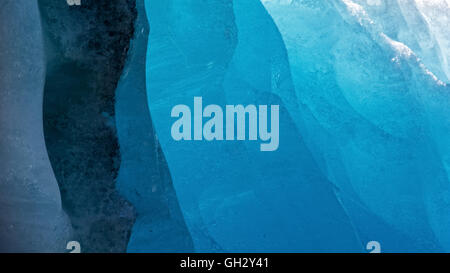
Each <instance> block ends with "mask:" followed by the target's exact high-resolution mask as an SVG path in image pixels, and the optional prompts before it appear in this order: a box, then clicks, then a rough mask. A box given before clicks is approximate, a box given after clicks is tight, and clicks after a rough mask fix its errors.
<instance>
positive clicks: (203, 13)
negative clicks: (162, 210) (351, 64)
mask: <svg viewBox="0 0 450 273" xmlns="http://www.w3.org/2000/svg"><path fill="white" fill-rule="evenodd" d="M146 7H147V14H148V18H149V22H150V36H149V42H148V53H147V54H148V55H147V93H148V103H149V109H150V112H151V116H152V120H153V124H154V126H155V130H156V133H157V135H158V139H159V141H160V143H161V147H162V150H163V152H164V154H165V156H166V159H167V163H168V166H169V169H170V173H171V176H172V179H173V185H174V188H175V191H176V194H177V197H178V200H179V202H180V208H181V210H182V212H183V216H184V219H185V221H186V225H187V227H188V229H189V232H190V234H191V236H192V240H193V243H194V247H195V250H196V251H200V252H203V251H225V252H227V251H241V252H242V251H244V252H247V251H262V252H266V251H288V252H293V251H331V252H335V251H337V252H339V251H362V250H363V245H362V243H361V242H360V240H359V239H358V236H357V233H356V232H355V228H354V226H353V224H352V223H351V221H350V220H349V218H348V215H347V214H346V212H345V209H344V208H343V207H342V205H341V203H340V201H339V199H338V198H337V197H336V195H335V192H334V191H335V187H334V186H333V185H332V183H330V182H329V181H328V180H327V179H326V178H325V177H324V176H323V174H322V173H321V171H320V170H319V168H318V166H317V165H316V164H315V162H314V160H313V157H312V155H311V154H310V152H309V151H308V149H307V147H306V146H305V145H304V143H303V141H302V139H301V135H300V133H299V132H298V130H297V129H296V127H295V124H294V122H293V120H292V115H290V114H289V112H288V107H289V108H291V109H295V107H296V105H297V101H296V100H295V99H294V98H295V93H294V89H293V84H292V81H291V77H290V70H289V65H288V62H287V55H286V51H285V48H284V45H283V42H282V40H281V36H280V35H279V33H278V31H277V29H276V27H275V25H274V24H273V22H272V20H271V19H270V17H269V16H268V14H267V12H266V11H265V10H264V8H263V6H262V5H261V4H260V3H259V2H258V1H209V2H202V3H198V1H179V0H173V1H146ZM194 96H202V97H203V101H204V104H205V105H207V104H219V105H226V104H243V105H247V104H264V105H265V104H280V132H283V134H282V135H280V147H279V149H278V150H277V151H276V152H273V153H271V154H270V155H267V154H265V153H261V152H260V151H259V147H258V144H257V143H252V142H248V141H243V142H215V143H210V142H201V141H197V142H183V143H180V142H176V141H174V140H173V139H172V138H171V136H170V124H171V123H172V120H171V118H170V111H171V108H172V107H173V106H174V105H177V104H186V103H189V102H192V100H193V97H194ZM193 151H195V152H193ZM317 200H321V201H320V203H321V204H320V205H318V204H317V203H316V202H317Z"/></svg>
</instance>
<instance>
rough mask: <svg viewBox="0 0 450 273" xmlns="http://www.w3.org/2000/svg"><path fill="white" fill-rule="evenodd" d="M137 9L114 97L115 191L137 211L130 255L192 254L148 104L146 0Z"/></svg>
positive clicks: (191, 247) (130, 244)
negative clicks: (117, 158)
mask: <svg viewBox="0 0 450 273" xmlns="http://www.w3.org/2000/svg"><path fill="white" fill-rule="evenodd" d="M136 8H137V10H138V18H137V19H136V22H135V35H134V37H133V41H132V45H131V48H130V51H129V54H128V55H129V56H128V61H127V65H126V66H125V68H124V71H123V74H122V78H121V80H120V82H119V85H118V86H117V90H116V99H115V101H116V103H115V114H116V116H115V122H116V127H117V136H118V139H119V145H120V155H121V165H120V170H119V175H118V178H117V186H116V187H117V189H118V190H119V192H120V193H121V194H122V195H123V196H124V197H126V198H127V200H129V201H130V202H131V203H132V204H133V206H134V207H135V209H136V211H137V219H136V222H135V223H134V226H133V230H132V232H131V237H130V240H129V243H128V247H127V251H128V252H147V253H148V252H192V251H193V245H192V240H191V237H190V235H189V232H188V230H187V228H186V224H185V222H184V219H183V217H182V215H181V211H180V208H179V205H178V202H177V198H176V195H175V191H174V189H173V186H172V180H171V176H170V173H169V169H168V167H167V163H166V161H165V159H164V154H163V152H162V151H161V147H160V146H159V142H158V139H157V137H156V134H155V130H154V129H153V124H152V120H151V117H150V115H149V110H148V105H147V93H146V75H145V66H146V52H147V41H148V31H149V29H148V22H147V17H146V14H145V7H144V0H137V1H136Z"/></svg>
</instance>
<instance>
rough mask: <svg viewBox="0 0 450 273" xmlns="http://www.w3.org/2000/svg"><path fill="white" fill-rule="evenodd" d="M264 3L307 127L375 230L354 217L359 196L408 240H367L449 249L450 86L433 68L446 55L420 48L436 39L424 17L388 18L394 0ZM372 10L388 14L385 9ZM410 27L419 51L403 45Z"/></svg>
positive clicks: (325, 164) (320, 158)
mask: <svg viewBox="0 0 450 273" xmlns="http://www.w3.org/2000/svg"><path fill="white" fill-rule="evenodd" d="M262 2H263V3H264V5H265V7H266V8H267V10H268V12H269V13H270V15H271V16H272V18H273V19H274V21H275V23H276V24H277V27H278V29H279V30H280V32H281V35H282V36H283V40H284V42H285V44H286V48H287V51H288V55H289V61H290V65H291V71H292V75H293V79H294V84H295V91H296V94H297V96H298V98H299V103H302V104H303V105H304V109H303V110H302V116H303V120H302V121H301V122H298V124H299V128H300V129H299V130H300V132H302V133H304V136H305V137H306V142H307V143H308V146H309V147H310V149H311V150H312V151H313V154H314V155H315V156H316V158H317V162H319V164H320V165H321V169H322V170H324V172H326V174H327V177H328V178H329V179H330V180H331V181H333V183H334V184H335V185H336V186H337V187H339V189H340V190H341V192H342V193H344V194H345V195H344V196H343V198H344V202H345V203H347V204H348V205H347V206H346V208H347V210H348V211H349V214H350V215H351V217H352V221H353V222H354V223H355V225H356V226H359V227H364V225H367V224H368V222H367V220H361V219H358V214H356V213H354V212H353V210H354V209H356V207H355V205H354V204H353V205H352V204H351V202H354V200H357V204H358V206H362V208H364V210H365V211H370V212H373V213H374V214H375V216H376V217H379V218H380V219H381V220H382V221H383V222H384V223H386V224H387V225H389V226H390V227H391V228H392V230H394V231H397V232H400V233H401V234H404V235H405V236H407V237H406V238H405V240H403V241H398V240H397V242H396V243H395V244H394V245H390V243H392V242H394V240H396V239H398V236H389V233H388V232H380V231H379V230H375V229H370V228H368V227H364V229H366V231H361V232H362V235H361V236H364V237H367V236H371V237H372V238H373V237H378V238H382V239H379V240H380V241H383V242H384V243H385V247H384V249H385V250H387V251H439V250H442V249H444V250H448V248H449V247H450V245H449V243H450V242H449V238H450V237H449V235H450V234H449V232H448V229H446V228H444V227H445V226H446V225H447V224H448V221H449V216H448V211H446V208H447V207H448V202H449V199H448V187H449V185H448V182H449V176H448V170H449V168H448V147H449V142H448V139H449V132H450V130H449V112H448V103H449V88H448V86H447V85H446V84H445V83H444V82H443V81H441V80H440V79H439V78H438V77H436V76H435V75H434V74H433V73H432V72H431V71H430V69H435V68H437V69H438V70H439V69H441V68H442V67H443V66H442V63H441V62H440V60H442V59H441V58H440V57H439V54H437V53H436V51H434V52H433V50H432V48H427V50H428V52H426V50H423V47H421V46H420V44H421V43H422V44H423V43H425V44H426V43H427V42H431V43H432V42H433V41H432V40H430V39H427V37H428V38H429V37H431V35H430V32H429V31H428V30H426V29H425V26H423V25H421V24H425V21H424V20H419V19H418V18H420V17H416V18H414V14H411V13H409V14H408V16H409V17H410V18H407V19H405V18H399V16H398V15H399V14H389V11H387V7H386V6H385V5H387V3H388V2H387V1H386V2H384V1H367V2H366V1H349V0H343V1H300V0H299V1H297V0H292V1H277V0H274V1H270V0H263V1H262ZM394 2H396V3H394ZM397 2H398V3H397ZM404 2H405V1H390V2H389V4H391V5H393V4H398V6H399V7H403V8H406V6H404V5H403V4H405V3H404ZM374 4H376V5H377V4H380V5H381V4H383V5H384V8H385V9H384V10H383V11H382V12H379V13H377V12H376V10H375V11H374V10H373V7H372V5H374ZM402 5H403V6H402ZM405 5H406V4H405ZM365 8H367V10H366V9H365ZM406 13H408V12H406ZM383 16H384V17H383ZM408 16H407V17H408ZM408 20H409V22H407V23H405V22H404V21H408ZM414 20H416V21H414ZM413 23H414V24H413ZM411 25H413V27H411ZM393 26H395V27H398V29H392V28H395V27H393ZM389 27H391V29H389ZM421 29H422V30H421ZM402 31H405V32H406V33H411V32H416V33H417V35H416V36H414V35H413V36H412V38H413V39H415V40H416V41H415V42H417V43H418V44H419V46H418V47H417V48H418V50H419V52H418V53H416V52H414V50H413V49H411V48H410V47H408V46H407V45H406V44H404V43H402V42H401V41H398V40H396V39H400V38H401V35H399V33H400V32H402ZM421 31H423V32H421ZM389 35H391V36H392V37H390V36H389ZM395 35H398V36H399V37H400V38H399V37H397V36H395ZM443 35H444V33H443ZM447 35H448V34H447ZM405 36H407V37H409V38H411V36H409V35H405ZM421 39H426V41H422V40H421ZM416 46H417V45H416ZM412 47H414V46H412ZM417 54H424V55H423V56H422V58H423V60H424V61H423V62H422V61H421V60H420V59H419V58H418V57H417ZM433 54H434V55H433ZM426 62H430V64H431V66H430V65H427V63H426ZM441 71H443V70H441ZM437 72H439V71H437ZM440 74H441V75H442V74H443V73H440ZM308 116H309V117H308ZM305 117H308V119H307V120H306V122H305ZM297 118H299V117H297ZM364 233H365V234H364ZM408 237H409V239H408ZM386 246H388V247H386Z"/></svg>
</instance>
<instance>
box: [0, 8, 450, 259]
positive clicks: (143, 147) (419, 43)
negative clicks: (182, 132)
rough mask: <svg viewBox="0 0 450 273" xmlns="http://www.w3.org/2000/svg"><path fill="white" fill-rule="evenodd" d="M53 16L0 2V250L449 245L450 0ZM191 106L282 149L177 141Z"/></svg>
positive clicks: (418, 248)
mask: <svg viewBox="0 0 450 273" xmlns="http://www.w3.org/2000/svg"><path fill="white" fill-rule="evenodd" d="M54 3H55V2H54V1H50V0H48V1H47V0H41V1H40V2H39V4H41V6H40V7H41V16H42V22H43V25H44V27H43V30H44V31H43V33H42V30H41V23H40V22H41V21H40V19H39V10H38V6H37V1H30V0H14V1H10V0H4V1H3V3H2V4H0V22H1V24H0V36H1V40H0V92H1V95H2V96H1V97H0V131H1V136H2V137H1V138H0V149H1V151H0V161H1V164H0V179H1V180H0V243H1V244H0V251H64V247H65V243H66V242H67V241H68V240H72V239H73V238H75V239H79V240H81V241H82V248H83V245H84V246H86V249H87V251H92V252H95V251H101V252H107V251H125V250H126V251H129V252H191V251H200V252H229V251H237V252H311V251H312V252H366V251H367V250H366V244H367V243H368V242H369V241H378V242H380V244H381V251H382V252H435V251H446V252H447V251H450V229H449V228H448V226H450V211H449V208H450V184H449V182H450V181H449V178H450V113H449V111H450V107H449V106H450V105H449V104H450V99H449V96H450V90H449V86H448V85H447V83H448V82H449V58H450V57H449V56H450V55H449V54H450V53H449V48H450V46H449V38H450V34H449V31H448V29H449V26H448V24H449V18H450V17H449V14H448V12H449V7H450V6H449V1H448V0H433V1H431V0H430V1H426V0H423V1H422V0H398V1H397V0H392V1H382V0H235V1H234V0H209V1H198V0H165V1H161V0H137V1H136V2H135V3H134V1H132V0H121V1H115V2H114V3H115V4H114V3H113V1H106V0H102V1H100V0H98V1H94V0H86V1H83V2H82V3H84V6H83V4H82V5H81V6H71V7H70V9H69V6H64V8H62V6H61V7H59V6H57V5H55V4H54ZM61 3H63V4H64V3H65V1H63V0H61ZM63 4H61V5H63ZM59 15H60V17H59ZM136 15H137V17H136ZM110 16H112V17H110ZM107 18H110V19H111V20H109V19H107ZM114 24H116V26H119V25H120V27H117V28H116V27H114ZM99 26H101V27H99ZM68 27H70V28H71V29H69V28H68ZM132 36H133V38H132ZM42 37H44V39H43V38H42ZM131 38H132V39H131ZM44 44H45V47H44ZM44 52H45V54H44ZM44 55H45V57H44ZM46 69H47V71H45V70H46ZM119 78H120V80H119ZM44 81H45V85H44ZM44 93H45V94H44ZM194 96H201V97H203V104H204V105H208V104H218V105H221V106H224V105H227V104H243V105H247V104H256V105H259V104H263V105H273V104H278V105H280V146H279V149H278V150H277V151H275V152H269V153H264V152H260V149H259V144H260V143H259V142H251V141H234V142H229V141H218V142H217V141H216V142H208V141H190V142H186V141H181V142H176V141H174V140H173V139H172V137H171V135H170V128H171V125H172V123H173V122H174V119H173V118H171V117H170V112H171V109H172V107H173V106H175V105H177V104H187V105H190V106H191V107H192V104H193V98H194ZM43 100H44V101H43ZM42 108H44V111H42ZM43 124H44V126H45V141H46V142H44V132H43V130H42V126H43ZM46 146H47V147H46ZM46 148H47V149H46ZM47 150H48V152H49V156H50V160H49V158H48V156H47ZM50 163H51V164H52V165H50ZM51 166H53V168H54V173H53V171H52V167H51ZM55 177H56V179H55ZM56 180H58V183H57V182H56ZM58 184H59V186H60V188H59V190H58ZM60 192H61V194H60ZM61 198H62V205H61ZM63 209H64V210H65V211H66V212H67V214H68V216H69V217H66V216H65V213H64V212H63ZM71 225H72V227H73V228H72V227H71Z"/></svg>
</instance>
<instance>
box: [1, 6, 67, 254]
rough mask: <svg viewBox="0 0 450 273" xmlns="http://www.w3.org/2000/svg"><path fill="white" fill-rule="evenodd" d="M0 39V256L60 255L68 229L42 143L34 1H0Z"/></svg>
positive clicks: (40, 54)
mask: <svg viewBox="0 0 450 273" xmlns="http://www.w3.org/2000/svg"><path fill="white" fill-rule="evenodd" d="M0 37H1V39H0V93H1V96H0V131H1V134H2V135H1V138H0V162H1V164H0V242H1V243H0V252H4V251H5V252H63V251H65V248H66V243H67V241H69V240H70V239H71V226H70V223H69V220H68V218H67V216H66V215H65V213H64V212H63V210H62V207H61V197H60V193H59V189H58V184H57V182H56V179H55V176H54V174H53V171H52V167H51V165H50V161H49V159H48V155H47V151H46V148H45V142H44V133H43V128H42V100H43V88H44V79H45V62H44V48H43V40H42V31H41V24H40V17H39V10H38V5H37V1H29V0H4V1H2V4H1V7H0Z"/></svg>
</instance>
